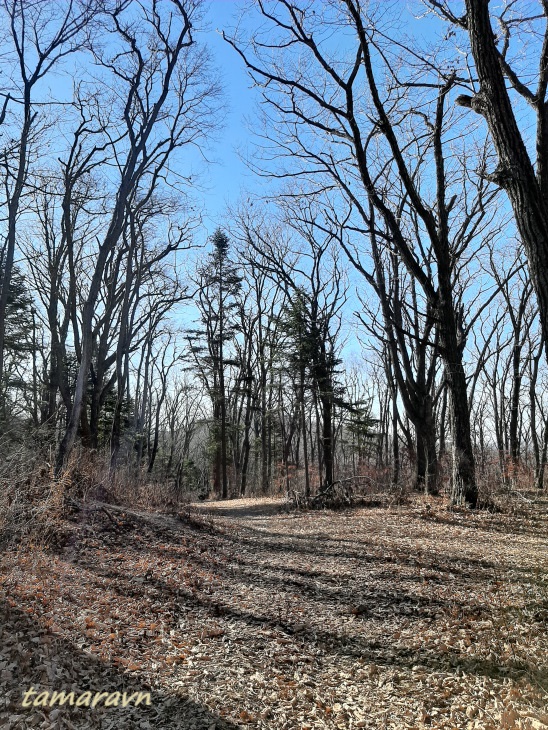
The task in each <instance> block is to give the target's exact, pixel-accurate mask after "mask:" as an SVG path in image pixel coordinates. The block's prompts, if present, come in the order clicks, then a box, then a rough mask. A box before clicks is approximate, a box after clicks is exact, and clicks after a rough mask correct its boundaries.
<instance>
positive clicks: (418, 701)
mask: <svg viewBox="0 0 548 730" xmlns="http://www.w3.org/2000/svg"><path fill="white" fill-rule="evenodd" d="M521 504H523V509H521V510H520V511H519V512H514V513H505V514H489V513H486V512H484V513H472V512H466V511H464V510H463V511H448V510H447V508H446V507H445V506H444V505H443V504H442V503H441V500H440V501H439V503H438V502H436V501H432V500H431V502H430V503H429V504H426V502H425V501H424V500H422V499H420V500H415V501H414V502H413V503H411V504H408V505H403V506H392V507H386V506H385V507H361V508H356V509H352V510H346V511H343V512H329V511H325V512H306V511H304V512H288V511H287V510H285V509H284V507H283V504H282V503H281V502H280V501H275V500H235V501H231V502H223V503H220V502H217V503H204V504H201V505H193V506H191V507H190V508H189V509H187V510H185V511H184V512H183V513H182V514H180V515H178V516H175V515H164V514H160V513H147V512H138V511H136V510H124V509H123V508H120V507H114V506H112V505H104V507H105V508H106V511H105V510H104V509H103V508H102V505H97V504H95V505H89V506H88V507H87V508H86V509H84V510H79V511H75V513H74V514H73V516H72V519H71V521H70V522H68V523H67V524H66V526H65V530H66V532H65V535H64V540H63V543H64V544H62V545H61V546H59V547H58V548H57V549H55V550H53V549H51V548H50V549H47V550H46V549H42V548H40V547H39V546H27V547H25V548H23V547H19V548H18V549H13V550H8V551H7V552H5V553H4V554H3V555H2V556H1V557H0V692H1V694H0V727H1V728H6V729H8V728H9V730H20V729H22V728H44V729H46V728H60V729H61V728H69V729H70V730H74V729H75V728H76V729H77V730H81V729H82V730H83V729H87V728H102V730H109V729H110V728H112V729H113V730H114V729H116V730H119V729H121V730H126V729H128V730H132V729H133V728H136V729H137V730H149V729H151V728H153V729H156V728H158V730H171V729H172V728H173V729H175V728H181V729H183V730H191V729H192V728H194V729H196V730H202V729H204V730H210V729H211V730H213V729H214V728H216V729H217V730H228V729H229V728H265V729H266V728H268V729H270V728H272V729H273V730H278V729H280V730H281V729H282V728H286V729H287V730H305V729H312V728H344V729H345V730H346V729H349V730H352V729H353V728H381V729H382V728H417V729H418V728H453V729H455V730H463V729H467V728H478V729H480V728H482V729H485V730H500V729H502V730H518V729H520V730H539V729H540V728H546V727H548V706H547V702H548V632H547V626H548V539H547V538H548V503H547V502H546V501H544V502H542V501H539V502H537V504H535V505H534V506H528V505H527V504H526V503H525V502H523V503H521V502H520V505H521ZM31 687H32V688H34V690H35V691H36V692H37V694H36V695H34V696H33V698H32V699H30V702H31V703H32V701H33V699H39V701H38V706H34V705H32V706H31V707H29V708H25V707H23V705H22V701H23V697H24V693H25V692H26V691H27V690H28V689H30V688H31ZM52 690H55V691H62V690H64V691H66V692H70V691H71V690H74V691H75V693H76V695H75V697H76V698H78V697H79V696H80V693H83V692H84V691H91V692H92V693H94V694H95V693H96V692H106V693H111V697H112V698H113V699H112V701H113V702H114V701H115V700H116V696H115V695H113V694H112V693H115V692H120V693H122V692H124V691H126V692H128V693H130V692H131V693H133V692H138V691H143V692H146V691H150V699H151V704H150V706H146V705H145V704H141V705H139V706H138V707H135V706H132V705H130V706H128V707H125V708H123V707H121V706H118V707H115V706H113V707H103V706H102V705H101V702H99V704H98V706H97V707H95V708H94V709H91V707H87V706H85V705H84V706H81V707H76V706H69V705H68V704H66V705H65V706H63V707H59V706H58V704H54V706H53V707H49V706H48V707H45V706H43V705H44V704H45V702H46V700H47V699H48V697H46V696H44V695H43V694H42V696H41V697H40V694H41V693H44V692H51V691H52ZM88 701H89V697H88Z"/></svg>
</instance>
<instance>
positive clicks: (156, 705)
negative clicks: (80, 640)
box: [0, 600, 237, 730]
mask: <svg viewBox="0 0 548 730" xmlns="http://www.w3.org/2000/svg"><path fill="white" fill-rule="evenodd" d="M0 666H3V667H6V668H5V669H3V671H2V672H1V673H0V677H1V680H0V692H1V696H0V727H2V728H5V730H23V728H25V729H27V728H38V727H40V728H60V727H65V724H64V723H63V722H62V720H63V718H66V719H67V720H68V721H69V722H70V723H72V724H71V725H68V727H77V728H78V730H87V729H88V728H89V729H91V728H93V729H97V730H99V729H100V730H110V729H112V730H134V728H144V727H148V728H151V729H154V730H156V728H157V729H158V730H171V729H173V730H190V729H191V728H192V729H193V730H208V729H209V728H212V727H215V728H216V729H217V730H235V728H236V727H237V726H236V725H233V724H231V723H229V722H227V721H225V720H222V719H220V718H219V717H217V716H215V715H213V714H212V713H211V712H210V711H209V710H208V709H207V708H206V707H204V706H201V705H199V704H197V703H195V702H194V701H192V700H190V699H188V698H187V697H184V696H181V695H177V694H175V693H174V694H171V693H168V692H166V691H164V690H159V689H156V688H150V687H149V686H148V685H146V683H145V682H144V680H142V679H140V677H139V675H138V674H135V673H132V674H124V673H123V671H122V670H121V669H120V668H119V667H117V666H115V665H114V664H112V663H110V662H106V661H103V660H101V659H99V658H98V657H97V656H95V655H93V654H90V653H87V652H85V651H82V650H81V649H79V648H77V647H76V646H74V645H73V644H72V643H71V642H69V641H67V640H66V639H64V638H61V637H59V636H56V635H55V634H52V633H50V632H49V631H48V629H46V628H45V627H43V626H41V625H40V623H39V621H38V620H35V619H33V618H31V617H30V616H29V615H28V614H27V613H25V612H24V611H22V610H20V609H19V608H14V607H12V606H11V605H10V604H9V603H8V601H6V600H0ZM30 688H34V690H35V691H36V692H37V693H43V692H48V693H49V695H50V699H51V693H52V692H53V691H56V692H60V691H65V692H67V693H69V692H71V691H74V692H75V699H77V698H78V697H79V696H80V695H81V693H83V692H86V691H90V692H92V694H93V696H95V693H96V692H108V693H114V692H120V693H123V692H126V693H127V696H128V697H129V696H130V695H131V694H133V693H135V692H144V693H146V692H150V700H151V704H150V706H147V704H146V699H145V700H143V702H142V703H141V704H140V705H139V706H138V707H135V705H134V702H135V700H134V701H133V703H131V704H128V706H127V707H125V708H124V707H122V706H121V700H120V706H118V707H104V705H103V703H104V701H105V700H104V699H103V700H102V701H101V702H99V703H98V704H97V706H96V707H95V708H93V709H92V708H91V707H85V706H81V707H76V706H72V707H71V706H69V704H68V703H67V704H65V705H64V706H63V707H59V706H58V704H55V705H54V706H53V707H42V706H38V707H34V706H31V707H29V708H26V707H23V705H22V702H23V699H24V695H25V692H26V691H27V690H29V689H30ZM37 697H38V695H34V696H31V698H30V701H31V702H32V701H33V700H35V699H37ZM147 722H148V724H147Z"/></svg>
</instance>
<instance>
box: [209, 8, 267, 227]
mask: <svg viewBox="0 0 548 730" xmlns="http://www.w3.org/2000/svg"><path fill="white" fill-rule="evenodd" d="M241 7H242V3H241V2H239V1H238V0H213V2H212V3H211V5H210V8H209V13H208V22H209V26H210V30H209V32H208V33H207V45H208V46H209V47H210V49H211V53H212V58H213V60H214V64H215V66H216V67H217V68H218V69H219V71H220V74H221V78H222V85H223V90H224V94H225V97H226V104H227V114H226V116H225V119H224V120H223V122H224V123H223V129H222V131H221V132H220V133H219V134H218V141H217V142H216V143H214V144H213V145H212V146H211V151H212V153H213V160H214V164H212V165H208V166H207V169H205V170H204V174H203V177H202V180H203V183H204V184H205V185H206V186H207V191H206V192H205V193H204V194H203V195H201V196H200V198H201V200H202V201H203V207H204V225H205V226H206V228H207V230H208V232H209V233H211V232H212V231H213V229H214V228H216V227H217V226H218V225H219V224H220V223H221V219H222V216H223V212H224V211H225V209H226V205H227V203H235V202H236V201H237V200H238V198H239V197H240V195H241V192H242V191H243V190H244V189H251V188H253V189H255V188H256V187H257V185H258V181H257V179H256V178H254V176H253V175H252V173H250V172H249V171H248V169H247V167H246V166H245V164H244V162H243V161H242V160H241V159H240V157H239V155H238V152H237V150H238V149H242V148H245V146H246V144H247V140H248V138H249V132H248V126H247V123H246V118H247V119H250V118H251V117H252V115H253V109H254V99H255V95H254V93H253V90H252V88H251V81H250V79H249V77H248V76H247V74H246V72H245V69H244V66H243V63H242V60H241V59H240V57H239V56H238V55H237V53H236V52H235V51H234V50H233V49H232V48H231V47H230V46H229V45H228V43H226V42H225V41H224V40H223V38H222V36H221V31H222V30H228V28H230V27H231V26H232V25H233V24H234V23H235V22H236V19H237V16H238V11H239V9H240V8H241Z"/></svg>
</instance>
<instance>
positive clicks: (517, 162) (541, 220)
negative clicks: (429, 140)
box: [459, 0, 548, 355]
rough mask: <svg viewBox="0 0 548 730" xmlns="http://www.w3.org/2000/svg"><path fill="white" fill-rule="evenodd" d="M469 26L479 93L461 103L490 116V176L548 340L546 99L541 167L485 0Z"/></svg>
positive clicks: (472, 4)
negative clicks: (519, 245)
mask: <svg viewBox="0 0 548 730" xmlns="http://www.w3.org/2000/svg"><path fill="white" fill-rule="evenodd" d="M466 10H467V14H466V19H467V29H468V33H469V36H470V44H471V48H472V54H473V56H474V61H475V65H476V72H477V76H478V79H479V83H480V91H479V93H478V94H477V95H476V96H475V97H473V98H471V99H470V98H469V97H460V98H459V103H461V104H462V105H464V106H469V107H471V108H472V109H474V111H476V112H477V113H479V114H482V115H483V116H484V117H485V119H486V121H487V126H488V128H489V131H490V133H491V137H492V140H493V144H494V146H495V149H496V152H497V155H498V158H499V165H498V167H497V169H496V171H495V172H494V173H493V175H491V179H492V180H493V181H494V182H496V183H497V184H498V185H500V187H502V188H503V189H504V190H505V191H506V193H507V195H508V198H509V200H510V203H511V205H512V209H513V212H514V217H515V220H516V225H517V228H518V231H519V234H520V238H521V240H522V242H523V245H524V247H525V250H526V253H527V259H528V262H529V270H530V272H531V280H532V282H533V285H534V288H535V292H536V295H537V301H538V306H539V312H540V322H541V327H542V333H543V337H544V340H545V341H546V340H547V339H548V166H547V163H548V147H547V144H546V134H545V127H546V125H545V124H543V120H544V121H545V117H546V109H545V107H546V102H545V100H544V98H540V99H538V100H537V101H535V105H536V106H537V112H538V116H539V129H538V133H537V168H538V175H535V171H534V168H533V164H532V162H531V159H530V157H529V154H528V152H527V148H526V146H525V143H524V141H523V137H522V135H521V133H520V130H519V127H518V123H517V120H516V117H515V114H514V110H513V108H512V104H511V101H510V97H509V95H508V91H507V89H506V83H505V78H504V74H503V70H502V68H501V63H500V54H499V51H498V49H497V47H496V44H495V34H494V33H493V29H492V27H491V21H490V17H489V3H488V2H486V0H466ZM547 355H548V351H547Z"/></svg>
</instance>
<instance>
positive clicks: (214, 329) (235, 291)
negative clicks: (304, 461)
mask: <svg viewBox="0 0 548 730" xmlns="http://www.w3.org/2000/svg"><path fill="white" fill-rule="evenodd" d="M211 242H212V244H213V251H212V252H211V253H210V254H209V256H208V259H207V261H206V263H205V265H204V266H203V267H202V268H201V269H200V270H199V276H200V279H199V284H200V291H199V295H198V308H199V311H200V320H201V324H202V327H201V328H200V329H197V330H192V331H191V332H190V333H189V338H188V339H189V344H190V350H191V353H192V355H193V356H194V359H195V362H196V364H197V366H198V372H199V374H200V377H201V379H202V381H203V382H204V384H205V386H206V388H207V391H208V393H209V396H210V398H211V401H212V405H213V428H212V431H211V436H212V440H213V451H214V457H213V487H214V490H215V491H216V492H218V493H220V494H221V496H222V498H223V499H226V498H227V497H228V474H227V464H228V456H227V445H228V436H227V431H228V424H227V388H226V377H227V368H228V367H229V366H230V365H234V364H237V363H236V362H235V361H234V359H233V358H232V359H231V358H230V356H229V355H230V352H229V343H230V342H231V341H232V340H233V339H234V336H235V335H236V333H237V331H238V322H237V317H236V314H237V309H238V307H239V306H240V304H239V300H238V295H239V292H240V289H241V282H242V277H241V276H240V275H239V273H238V269H237V266H236V264H234V262H233V261H232V260H231V259H230V242H229V239H228V237H227V235H226V234H225V233H224V232H223V231H222V230H221V229H220V228H219V229H217V230H216V231H215V233H214V234H213V236H212V238H211Z"/></svg>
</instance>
